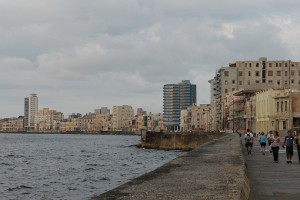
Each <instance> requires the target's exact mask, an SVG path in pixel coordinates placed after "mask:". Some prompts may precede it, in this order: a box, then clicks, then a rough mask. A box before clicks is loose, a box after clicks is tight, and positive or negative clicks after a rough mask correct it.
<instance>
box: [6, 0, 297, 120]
mask: <svg viewBox="0 0 300 200" xmlns="http://www.w3.org/2000/svg"><path fill="white" fill-rule="evenodd" d="M299 7H300V1H298V0H286V1H281V0H251V1H248V0H226V1H225V0H214V1H211V0H201V1H199V0H184V1H183V0H151V1H149V0H85V1H84V0H13V1H12V0H0V118H4V117H17V116H19V115H24V98H25V97H27V96H29V94H31V93H35V94H37V95H38V98H39V108H40V109H41V108H44V107H48V108H50V109H52V110H56V111H59V112H63V113H64V115H65V116H68V115H70V114H71V113H81V114H85V113H88V112H93V111H94V109H97V108H101V107H108V108H109V109H111V108H112V106H114V105H131V106H132V107H133V108H134V110H135V112H136V108H139V107H141V108H143V109H144V110H146V111H148V112H152V113H159V112H162V106H163V85H164V84H169V83H175V84H176V83H179V82H181V81H182V80H190V81H191V83H192V84H196V85H197V103H198V104H201V103H209V102H210V85H209V83H208V80H210V79H212V78H213V77H214V75H215V72H216V70H217V69H218V68H220V67H222V66H228V64H229V63H232V62H235V61H240V60H258V59H259V58H260V57H267V58H268V60H293V61H300V54H299V52H300V40H299V35H300V26H299V24H300V12H299Z"/></svg>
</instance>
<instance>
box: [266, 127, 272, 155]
mask: <svg viewBox="0 0 300 200" xmlns="http://www.w3.org/2000/svg"><path fill="white" fill-rule="evenodd" d="M272 138H273V131H269V132H268V133H267V140H268V143H269V144H268V145H269V147H270V153H272V148H271V144H272Z"/></svg>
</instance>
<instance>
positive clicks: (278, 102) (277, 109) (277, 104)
mask: <svg viewBox="0 0 300 200" xmlns="http://www.w3.org/2000/svg"><path fill="white" fill-rule="evenodd" d="M277 112H279V102H277Z"/></svg>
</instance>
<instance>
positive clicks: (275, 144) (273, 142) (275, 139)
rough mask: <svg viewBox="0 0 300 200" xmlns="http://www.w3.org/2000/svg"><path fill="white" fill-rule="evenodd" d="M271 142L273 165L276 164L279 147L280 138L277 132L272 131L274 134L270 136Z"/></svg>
mask: <svg viewBox="0 0 300 200" xmlns="http://www.w3.org/2000/svg"><path fill="white" fill-rule="evenodd" d="M272 135H273V136H272V138H270V140H271V149H272V152H273V159H274V162H275V163H278V153H279V146H280V137H279V134H278V132H277V131H274V134H272Z"/></svg>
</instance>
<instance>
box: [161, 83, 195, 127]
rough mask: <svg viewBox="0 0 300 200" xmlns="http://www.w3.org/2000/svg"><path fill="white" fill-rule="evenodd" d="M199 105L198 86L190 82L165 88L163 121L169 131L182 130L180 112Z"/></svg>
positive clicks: (167, 85)
mask: <svg viewBox="0 0 300 200" xmlns="http://www.w3.org/2000/svg"><path fill="white" fill-rule="evenodd" d="M196 103H197V93H196V85H195V84H191V82H190V81H189V80H184V81H182V82H181V83H178V84H166V85H164V88H163V120H164V125H165V127H166V128H167V130H170V131H179V130H180V111H181V110H183V109H187V107H189V106H191V105H193V104H196Z"/></svg>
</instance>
